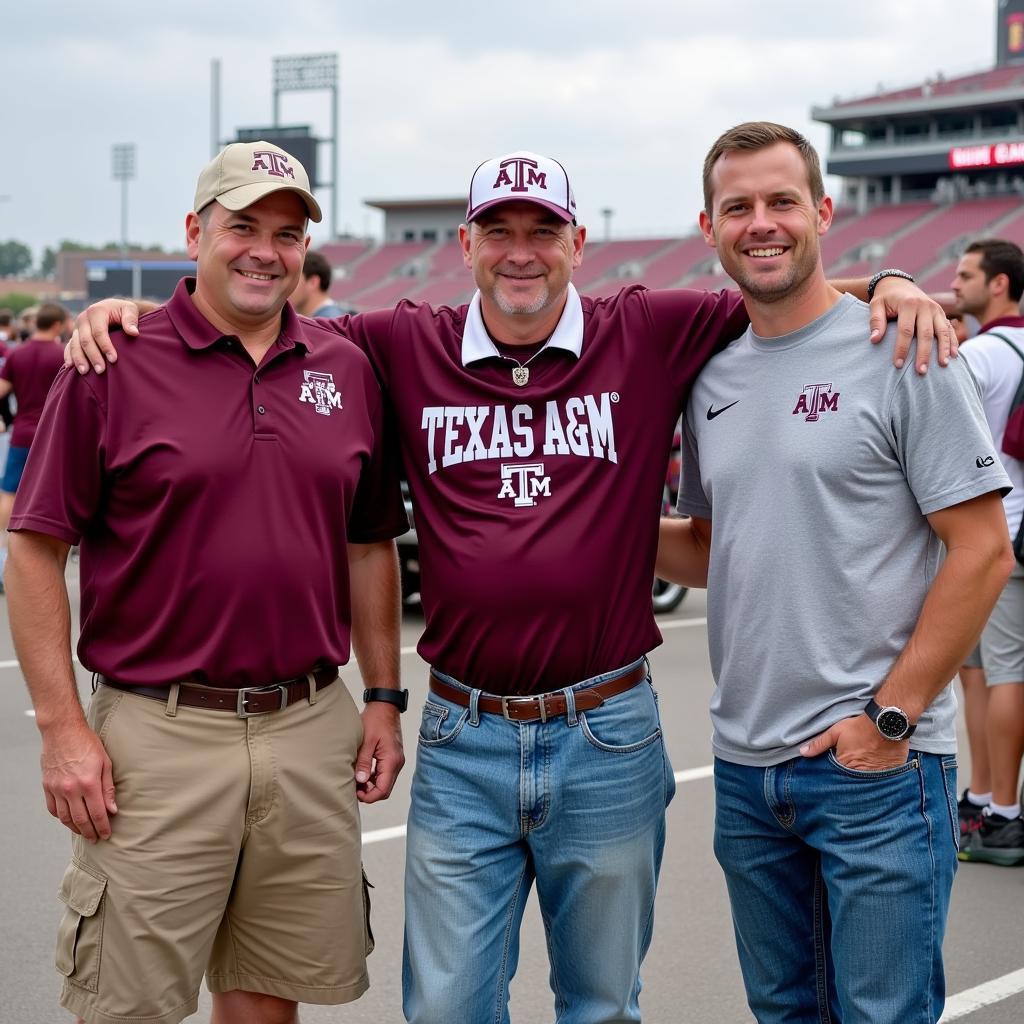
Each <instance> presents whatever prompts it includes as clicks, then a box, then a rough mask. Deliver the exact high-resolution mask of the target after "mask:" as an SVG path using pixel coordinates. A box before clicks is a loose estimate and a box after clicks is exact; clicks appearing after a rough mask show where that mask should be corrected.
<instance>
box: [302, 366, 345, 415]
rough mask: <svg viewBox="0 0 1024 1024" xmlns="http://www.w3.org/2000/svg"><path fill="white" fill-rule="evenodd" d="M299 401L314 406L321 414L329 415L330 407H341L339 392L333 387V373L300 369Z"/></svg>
mask: <svg viewBox="0 0 1024 1024" xmlns="http://www.w3.org/2000/svg"><path fill="white" fill-rule="evenodd" d="M299 401H300V402H309V403H310V404H312V405H314V406H316V411H317V412H318V413H319V414H320V415H321V416H330V415H331V410H332V409H341V408H343V406H342V404H341V392H340V391H337V390H336V389H335V387H334V375H333V374H331V373H321V372H319V371H318V370H303V371H302V390H301V391H299Z"/></svg>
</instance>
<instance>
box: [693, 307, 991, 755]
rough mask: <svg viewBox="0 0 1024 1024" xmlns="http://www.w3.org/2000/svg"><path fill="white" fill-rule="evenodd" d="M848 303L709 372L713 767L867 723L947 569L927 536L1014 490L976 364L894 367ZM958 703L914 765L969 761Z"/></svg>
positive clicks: (941, 700) (703, 478) (731, 351)
mask: <svg viewBox="0 0 1024 1024" xmlns="http://www.w3.org/2000/svg"><path fill="white" fill-rule="evenodd" d="M868 332H869V328H868V307H867V306H866V305H865V304H864V303H863V302H860V301H858V300H857V299H855V298H853V297H851V296H843V298H841V299H840V300H839V302H837V303H836V304H835V305H834V306H833V307H832V309H830V310H829V311H828V312H827V313H825V314H824V316H821V317H819V318H818V319H817V320H815V321H814V322H813V323H811V324H809V325H808V326H807V327H804V328H802V329H801V330H799V331H796V332H794V333H793V334H788V335H785V336H784V337H781V338H774V339H763V338H759V337H757V335H755V334H754V333H753V331H752V330H748V331H747V333H746V334H745V335H744V336H743V337H741V338H738V339H737V340H736V341H734V342H733V343H732V344H731V345H730V346H729V347H728V348H727V349H725V350H724V351H723V352H721V353H720V354H719V355H717V356H716V357H715V358H714V359H712V360H711V362H710V363H708V365H707V366H706V367H705V369H704V371H703V372H702V373H701V375H700V377H699V378H698V379H697V382H696V384H695V385H694V388H693V392H692V394H691V397H690V403H689V406H688V409H687V413H686V430H685V437H686V440H685V443H684V445H683V483H682V491H681V493H680V496H679V505H678V507H679V511H680V512H682V513H684V514H687V515H694V516H701V517H703V518H706V519H711V520H712V523H713V533H712V544H711V565H710V573H709V577H708V637H709V644H710V648H711V667H712V671H713V673H714V676H715V680H716V683H717V686H716V688H715V692H714V695H713V697H712V699H711V717H712V722H713V725H714V740H713V747H714V752H715V754H716V756H718V757H721V758H723V759H725V760H727V761H734V762H737V763H739V764H749V765H771V764H778V763H779V762H781V761H785V760H787V759H788V758H791V757H795V756H797V755H798V754H799V747H800V745H801V744H802V743H804V742H806V741H807V740H808V739H810V738H811V737H813V736H815V735H817V734H818V733H820V732H823V731H824V730H825V729H827V728H829V726H831V725H834V724H835V723H836V722H838V721H840V720H841V719H843V718H848V717H850V716H852V715H855V714H859V713H860V712H861V711H863V709H864V705H865V704H866V703H867V701H868V698H869V697H871V696H872V694H873V693H875V691H876V690H877V689H878V687H879V686H880V685H881V683H882V681H883V680H884V679H885V676H886V674H887V673H888V671H889V669H890V668H891V666H892V664H893V662H895V660H896V658H897V657H898V656H899V654H900V653H901V652H902V650H903V648H904V646H905V645H906V643H907V640H908V639H909V637H910V634H911V633H912V631H913V629H914V626H915V624H916V622H917V618H918V615H919V613H920V610H921V605H922V603H923V601H924V598H925V594H926V593H927V591H928V588H929V586H930V585H931V582H932V580H933V578H934V576H935V573H936V571H937V569H938V566H939V561H940V551H941V544H940V542H939V540H938V538H937V537H936V535H935V534H934V533H933V532H932V530H931V528H930V527H929V525H928V521H927V520H926V519H925V518H924V517H925V516H926V515H928V514H929V513H931V512H936V511H938V510H940V509H943V508H948V507H949V506H951V505H955V504H958V503H959V502H963V501H967V500H968V499H970V498H974V497H977V496H978V495H980V494H985V493H986V492H988V491H993V490H1005V489H1008V487H1009V481H1008V479H1007V477H1006V474H1005V472H1004V471H1003V468H1002V466H1001V465H1000V462H999V459H998V458H997V457H996V453H995V451H994V448H993V445H992V439H991V436H990V435H989V431H988V427H987V426H986V423H985V417H984V414H983V412H982V408H981V402H980V400H979V396H978V389H977V386H976V384H975V381H974V379H973V377H972V376H971V374H970V371H969V370H968V368H967V366H966V364H965V363H964V361H963V360H955V361H953V362H952V363H951V364H950V366H949V367H947V368H945V369H940V368H938V367H934V366H933V367H932V369H931V371H930V372H929V373H928V374H927V375H926V376H925V377H923V378H922V377H920V376H919V375H918V374H917V373H915V372H914V369H913V366H914V360H913V359H912V358H910V359H908V360H907V361H906V364H905V366H904V368H903V369H900V370H898V369H896V368H895V367H894V366H893V365H892V348H893V341H894V337H895V327H890V329H889V331H888V333H887V335H886V337H885V339H884V340H883V342H882V343H881V344H879V345H877V346H872V345H869V344H868V343H867V337H868ZM955 712H956V699H955V697H954V696H953V692H952V689H951V687H949V686H947V687H946V689H945V690H943V691H942V693H941V694H940V695H939V696H938V697H937V698H936V699H935V700H934V701H933V703H932V705H931V706H930V707H929V708H928V710H927V711H926V712H925V714H924V715H923V716H922V717H921V720H920V722H919V723H918V728H917V732H916V734H915V735H914V739H913V745H914V748H915V749H918V750H922V751H927V752H931V753H951V752H953V751H954V750H955V749H956V740H955V733H954V715H955Z"/></svg>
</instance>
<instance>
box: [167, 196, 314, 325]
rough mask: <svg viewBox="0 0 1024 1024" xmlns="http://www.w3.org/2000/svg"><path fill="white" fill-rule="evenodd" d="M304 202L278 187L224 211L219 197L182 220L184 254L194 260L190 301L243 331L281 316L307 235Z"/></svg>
mask: <svg viewBox="0 0 1024 1024" xmlns="http://www.w3.org/2000/svg"><path fill="white" fill-rule="evenodd" d="M306 213H307V211H306V207H305V204H304V203H303V202H302V200H301V199H299V197H298V196H296V195H295V194H294V193H291V192H286V191H279V192H274V193H273V194H272V195H269V196H267V197H266V198H265V199H261V200H260V201H259V202H256V203H253V204H252V206H247V207H246V208H245V209H244V210H237V211H234V210H228V209H227V208H226V207H223V206H221V205H220V203H218V202H213V203H211V204H210V205H209V206H207V207H205V208H204V210H203V211H202V213H201V214H197V213H190V214H189V215H188V218H187V219H186V221H185V233H186V238H187V240H188V254H189V256H191V257H192V259H194V260H195V261H196V263H197V271H196V278H197V280H196V291H195V300H196V303H197V305H198V306H199V307H200V309H201V310H202V311H203V313H204V315H206V316H207V319H210V320H211V322H213V323H215V324H216V325H217V326H218V327H220V328H222V329H229V330H231V331H232V332H233V333H238V334H244V333H246V332H248V331H251V330H253V329H254V328H258V327H261V326H264V325H266V324H267V323H268V322H269V321H272V320H274V319H276V318H277V317H279V316H280V313H281V309H282V308H283V307H284V304H285V301H286V300H287V298H288V296H289V295H290V294H291V293H292V292H293V291H294V289H295V285H296V284H297V283H298V281H299V279H300V278H301V277H302V264H303V260H304V258H305V255H306V248H307V246H308V245H309V239H308V237H307V236H306Z"/></svg>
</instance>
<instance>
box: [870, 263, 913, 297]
mask: <svg viewBox="0 0 1024 1024" xmlns="http://www.w3.org/2000/svg"><path fill="white" fill-rule="evenodd" d="M887 277H902V278H903V280H904V281H909V282H910V283H911V284H913V283H914V275H913V274H908V273H907V272H906V271H905V270H897V269H896V268H895V267H887V268H886V269H885V270H880V271H879V272H878V273H877V274H875V276H874V277H872V278H871V280H870V281H868V302H870V301H871V300H872V299H873V298H874V297H875V289H876V288H877V287H878V282H879V281H881V280H883V279H885V278H887Z"/></svg>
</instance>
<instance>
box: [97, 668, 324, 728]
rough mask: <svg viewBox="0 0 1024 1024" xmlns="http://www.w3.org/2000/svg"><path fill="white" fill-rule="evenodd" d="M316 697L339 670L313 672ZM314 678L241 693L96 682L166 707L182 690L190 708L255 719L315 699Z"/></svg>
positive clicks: (186, 685)
mask: <svg viewBox="0 0 1024 1024" xmlns="http://www.w3.org/2000/svg"><path fill="white" fill-rule="evenodd" d="M310 676H312V678H313V680H314V682H315V684H316V690H315V692H316V693H319V692H320V691H321V690H323V689H326V688H327V687H328V686H330V685H331V683H333V682H334V680H335V679H337V678H338V668H337V666H336V665H335V666H334V667H332V668H321V669H317V670H316V671H315V672H311V673H310ZM310 676H296V677H295V678H294V679H285V680H284V681H283V682H280V683H269V684H267V685H265V686H243V687H240V688H237V689H230V688H227V687H218V686H204V685H203V684H202V683H196V682H193V681H191V680H183V681H182V682H180V683H175V684H164V685H162V686H135V685H133V684H131V683H121V682H118V681H117V680H116V679H110V678H108V677H107V676H101V675H97V676H96V678H97V680H98V681H99V682H101V683H103V685H104V686H112V687H113V688H114V689H115V690H124V691H126V692H127V693H135V694H138V695H139V696H140V697H151V698H152V699H153V700H160V701H163V702H164V703H166V702H167V701H168V700H169V699H170V696H171V686H172V685H175V686H178V687H180V688H179V690H178V703H179V704H181V705H184V706H185V707H187V708H206V709H207V710H209V711H230V712H231V713H232V714H235V715H238V717H239V718H251V717H252V716H253V715H265V714H268V713H269V712H271V711H281V710H282V709H283V708H286V707H288V705H289V704H294V703H295V702H296V701H298V700H304V699H306V698H308V697H310V696H311V691H310V681H309V680H310Z"/></svg>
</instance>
